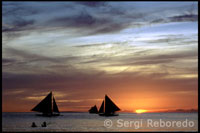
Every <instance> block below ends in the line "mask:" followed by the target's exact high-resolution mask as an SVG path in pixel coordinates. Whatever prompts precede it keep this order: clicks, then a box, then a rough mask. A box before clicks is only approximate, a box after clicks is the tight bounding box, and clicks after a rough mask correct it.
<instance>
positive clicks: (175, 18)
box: [169, 14, 198, 22]
mask: <svg viewBox="0 0 200 133" xmlns="http://www.w3.org/2000/svg"><path fill="white" fill-rule="evenodd" d="M169 20H170V21H171V22H187V21H198V15H196V14H190V15H179V16H173V17H169Z"/></svg>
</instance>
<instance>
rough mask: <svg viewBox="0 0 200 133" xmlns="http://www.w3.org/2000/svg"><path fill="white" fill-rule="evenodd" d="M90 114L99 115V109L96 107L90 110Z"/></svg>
mask: <svg viewBox="0 0 200 133" xmlns="http://www.w3.org/2000/svg"><path fill="white" fill-rule="evenodd" d="M89 112H90V113H98V109H97V106H96V105H94V106H93V107H91V108H90V110H89Z"/></svg>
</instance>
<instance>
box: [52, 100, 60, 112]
mask: <svg viewBox="0 0 200 133" xmlns="http://www.w3.org/2000/svg"><path fill="white" fill-rule="evenodd" d="M53 112H57V113H60V112H59V110H58V106H57V104H56V101H55V98H54V97H53Z"/></svg>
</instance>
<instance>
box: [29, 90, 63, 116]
mask: <svg viewBox="0 0 200 133" xmlns="http://www.w3.org/2000/svg"><path fill="white" fill-rule="evenodd" d="M52 98H53V100H52ZM31 111H36V112H42V114H38V115H41V116H59V115H60V112H59V110H58V106H57V104H56V101H55V98H54V96H52V92H50V93H49V94H48V95H47V96H46V97H45V98H44V99H43V100H42V101H41V102H40V103H39V104H38V105H36V106H35V107H34V108H33V109H32V110H31Z"/></svg>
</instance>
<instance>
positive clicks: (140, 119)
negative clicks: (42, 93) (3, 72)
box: [2, 112, 198, 132]
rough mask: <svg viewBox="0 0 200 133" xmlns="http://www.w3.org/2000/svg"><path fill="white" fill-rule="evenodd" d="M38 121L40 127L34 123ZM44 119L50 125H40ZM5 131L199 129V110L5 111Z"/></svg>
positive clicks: (3, 124) (3, 117)
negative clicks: (50, 114)
mask: <svg viewBox="0 0 200 133" xmlns="http://www.w3.org/2000/svg"><path fill="white" fill-rule="evenodd" d="M32 122H35V124H36V125H37V127H31V125H32ZM43 122H46V123H47V127H41V124H42V123H43ZM2 130H3V131H4V132H29V131H31V132H94V131H99V132H104V131H106V132H109V131H112V132H113V131H115V132H118V131H119V132H123V131H129V132H131V131H151V132H152V131H153V132H154V131H164V132H167V131H182V132H188V131H198V113H141V114H136V113H119V115H118V116H111V117H105V116H99V115H98V114H89V113H87V112H84V113H83V112H82V113H77V112H73V113H69V112H65V113H64V112H63V113H61V116H54V117H42V116H37V115H36V113H34V112H26V113H22V112H18V113H13V112H3V113H2Z"/></svg>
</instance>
